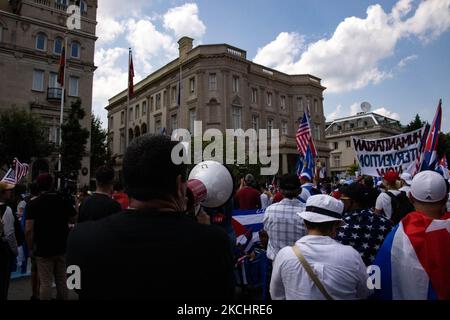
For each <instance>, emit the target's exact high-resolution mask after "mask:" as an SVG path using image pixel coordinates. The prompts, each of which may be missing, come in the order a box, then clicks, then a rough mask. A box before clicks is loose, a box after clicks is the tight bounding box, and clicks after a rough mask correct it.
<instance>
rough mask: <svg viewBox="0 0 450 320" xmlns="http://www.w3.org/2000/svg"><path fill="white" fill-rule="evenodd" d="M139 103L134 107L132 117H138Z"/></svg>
mask: <svg viewBox="0 0 450 320" xmlns="http://www.w3.org/2000/svg"><path fill="white" fill-rule="evenodd" d="M139 116H140V114H139V105H136V108H135V109H134V118H135V119H139Z"/></svg>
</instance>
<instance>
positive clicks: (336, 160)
mask: <svg viewBox="0 0 450 320" xmlns="http://www.w3.org/2000/svg"><path fill="white" fill-rule="evenodd" d="M333 164H334V167H335V168H339V167H340V166H341V156H333Z"/></svg>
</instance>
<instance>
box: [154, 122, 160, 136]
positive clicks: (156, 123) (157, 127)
mask: <svg viewBox="0 0 450 320" xmlns="http://www.w3.org/2000/svg"><path fill="white" fill-rule="evenodd" d="M155 133H156V134H160V133H161V119H157V120H156V121H155Z"/></svg>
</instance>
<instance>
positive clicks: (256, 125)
mask: <svg viewBox="0 0 450 320" xmlns="http://www.w3.org/2000/svg"><path fill="white" fill-rule="evenodd" d="M252 127H253V129H255V130H256V131H258V130H259V117H258V116H257V115H253V116H252Z"/></svg>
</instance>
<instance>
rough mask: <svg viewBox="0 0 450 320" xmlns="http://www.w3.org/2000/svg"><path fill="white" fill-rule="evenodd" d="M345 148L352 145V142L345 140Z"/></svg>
mask: <svg viewBox="0 0 450 320" xmlns="http://www.w3.org/2000/svg"><path fill="white" fill-rule="evenodd" d="M345 143H346V145H347V148H350V147H351V146H352V142H351V141H350V140H347V141H346V142H345Z"/></svg>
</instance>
